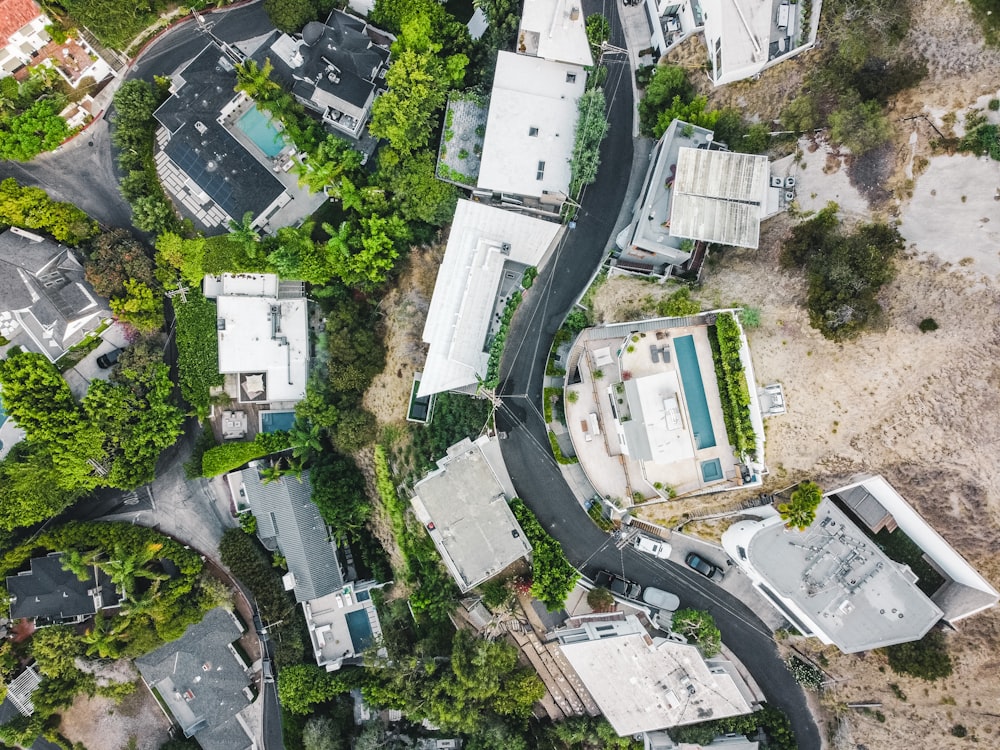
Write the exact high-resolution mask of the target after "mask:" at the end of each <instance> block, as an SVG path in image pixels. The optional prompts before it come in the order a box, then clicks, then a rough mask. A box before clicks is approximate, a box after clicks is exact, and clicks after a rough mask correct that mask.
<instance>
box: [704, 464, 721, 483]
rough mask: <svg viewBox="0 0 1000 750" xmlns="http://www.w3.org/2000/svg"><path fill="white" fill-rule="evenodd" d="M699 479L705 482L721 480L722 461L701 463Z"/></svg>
mask: <svg viewBox="0 0 1000 750" xmlns="http://www.w3.org/2000/svg"><path fill="white" fill-rule="evenodd" d="M701 478H702V479H704V480H705V481H706V482H717V481H719V480H720V479H722V461H720V460H719V459H717V458H713V459H712V460H711V461H702V462H701Z"/></svg>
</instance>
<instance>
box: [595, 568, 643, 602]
mask: <svg viewBox="0 0 1000 750" xmlns="http://www.w3.org/2000/svg"><path fill="white" fill-rule="evenodd" d="M594 583H596V584H597V585H598V586H603V587H604V588H606V589H607V590H608V591H610V592H611V593H612V594H617V595H618V596H623V597H625V598H626V599H638V598H639V597H640V596H641V595H642V586H640V585H639V584H638V583H636V582H635V581H630V580H628V579H627V578H622V577H621V576H616V575H615V574H614V573H609V572H607V571H606V570H601V571H598V573H597V577H596V578H595V579H594Z"/></svg>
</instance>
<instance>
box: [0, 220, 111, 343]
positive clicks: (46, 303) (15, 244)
mask: <svg viewBox="0 0 1000 750" xmlns="http://www.w3.org/2000/svg"><path fill="white" fill-rule="evenodd" d="M0 312H13V313H21V315H19V316H18V318H19V322H20V323H21V324H22V326H24V327H25V328H27V329H30V331H31V333H32V334H33V336H32V340H36V341H42V340H46V341H48V340H51V341H52V342H54V343H55V346H51V347H48V348H45V349H39V347H41V344H39V343H35V344H34V345H33V346H29V347H28V348H30V349H32V350H41V351H43V353H45V354H46V355H48V356H49V357H50V358H51V359H53V360H54V359H57V358H58V357H60V356H61V355H62V354H63V353H64V352H65V351H66V350H67V349H68V348H69V347H71V346H73V345H74V344H77V343H79V342H80V341H81V340H82V339H83V337H84V336H86V335H87V333H88V330H87V329H86V328H81V329H78V330H76V331H74V332H73V333H71V334H69V335H67V329H68V328H69V326H70V324H71V323H74V322H77V321H81V320H86V319H87V318H91V317H95V316H102V317H103V316H106V315H110V311H109V310H108V309H107V307H106V305H105V304H104V302H103V300H101V298H100V297H98V296H97V294H96V292H94V290H93V288H92V287H91V286H90V284H88V283H87V281H86V279H85V278H84V274H83V266H81V265H80V264H79V263H78V262H77V260H76V258H74V257H73V256H72V255H71V254H70V252H69V250H67V249H66V248H65V247H63V246H62V245H60V244H58V243H57V242H54V241H53V240H50V239H48V238H44V237H39V236H38V235H32V234H30V233H23V232H19V231H15V230H11V229H8V230H7V231H5V232H3V233H0ZM28 313H30V315H29V314H28ZM46 331H49V332H51V334H52V335H51V336H50V337H46V336H44V333H45V332H46ZM21 340H23V341H25V343H27V341H26V340H24V339H21Z"/></svg>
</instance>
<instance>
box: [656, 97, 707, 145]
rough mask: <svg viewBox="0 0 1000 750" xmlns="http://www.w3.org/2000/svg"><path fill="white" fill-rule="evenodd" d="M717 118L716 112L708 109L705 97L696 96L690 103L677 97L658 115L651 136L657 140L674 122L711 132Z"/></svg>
mask: <svg viewBox="0 0 1000 750" xmlns="http://www.w3.org/2000/svg"><path fill="white" fill-rule="evenodd" d="M718 118H719V112H718V110H709V109H708V99H707V98H706V97H704V96H696V97H694V98H693V99H691V100H690V101H685V100H684V99H683V98H682V97H681V96H679V95H678V96H675V97H674V98H673V101H671V102H670V104H669V105H668V106H667V107H666V109H664V110H663V111H662V112H660V114H659V115H658V117H657V120H656V126H655V127H654V128H653V135H654V136H656V137H657V138H659V137H660V136H661V135H663V134H664V133H665V132H666V130H667V128H669V127H670V123H672V122H673V121H674V120H683V121H684V122H686V123H688V124H690V125H697V126H698V127H701V128H707V129H709V130H711V129H712V128H714V127H715V121H716V120H717V119H718Z"/></svg>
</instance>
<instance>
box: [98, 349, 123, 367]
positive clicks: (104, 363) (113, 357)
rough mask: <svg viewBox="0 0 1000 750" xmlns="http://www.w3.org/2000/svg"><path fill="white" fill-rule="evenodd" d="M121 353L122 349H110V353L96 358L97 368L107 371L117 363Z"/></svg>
mask: <svg viewBox="0 0 1000 750" xmlns="http://www.w3.org/2000/svg"><path fill="white" fill-rule="evenodd" d="M121 353H122V349H112V350H111V351H110V352H105V353H104V354H102V355H101V356H100V357H98V358H97V366H98V367H100V368H101V369H102V370H107V369H108V368H109V367H111V366H113V365H114V364H115V362H117V361H118V357H120V356H121Z"/></svg>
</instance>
